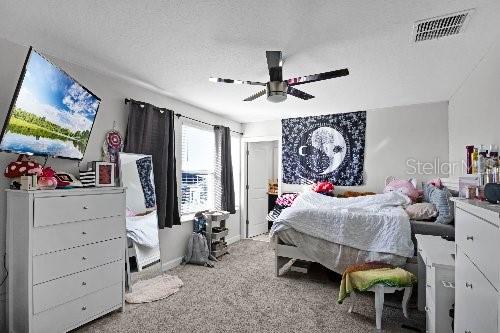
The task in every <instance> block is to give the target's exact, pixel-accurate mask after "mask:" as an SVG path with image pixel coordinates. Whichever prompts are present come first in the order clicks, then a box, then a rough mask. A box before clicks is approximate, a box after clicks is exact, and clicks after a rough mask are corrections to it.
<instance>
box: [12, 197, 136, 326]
mask: <svg viewBox="0 0 500 333" xmlns="http://www.w3.org/2000/svg"><path fill="white" fill-rule="evenodd" d="M6 240H7V251H6V252H7V267H8V271H9V276H8V290H7V292H8V306H7V325H8V331H9V332H11V333H20V332H28V333H37V332H67V331H70V330H72V329H75V328H77V327H79V326H81V325H84V324H85V323H87V322H89V321H92V320H94V319H96V318H99V317H101V316H103V315H105V314H107V313H109V312H112V311H115V310H123V306H124V294H125V258H126V233H125V189H124V188H121V187H113V188H109V187H108V188H81V189H69V190H68V189H66V190H57V189H56V190H39V191H19V190H7V239H6Z"/></svg>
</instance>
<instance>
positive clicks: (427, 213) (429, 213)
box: [405, 202, 438, 221]
mask: <svg viewBox="0 0 500 333" xmlns="http://www.w3.org/2000/svg"><path fill="white" fill-rule="evenodd" d="M405 210H406V213H408V216H410V219H411V220H415V221H426V220H430V219H432V218H433V217H436V216H438V210H437V208H436V206H435V205H434V204H431V203H429V202H421V203H415V204H413V205H409V206H407V207H406V208H405Z"/></svg>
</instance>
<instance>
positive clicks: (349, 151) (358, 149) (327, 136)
mask: <svg viewBox="0 0 500 333" xmlns="http://www.w3.org/2000/svg"><path fill="white" fill-rule="evenodd" d="M281 125H282V126H281V127H282V148H283V153H282V165H283V182H284V183H287V184H307V183H311V182H314V181H319V180H328V181H330V182H332V183H334V184H335V185H339V186H355V185H362V184H363V164H364V157H365V130H366V111H359V112H351V113H341V114H331V115H324V116H315V117H304V118H290V119H283V120H282V121H281Z"/></svg>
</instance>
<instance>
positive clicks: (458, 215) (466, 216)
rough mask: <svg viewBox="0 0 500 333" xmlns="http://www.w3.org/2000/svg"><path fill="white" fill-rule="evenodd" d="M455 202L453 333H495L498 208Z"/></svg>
mask: <svg viewBox="0 0 500 333" xmlns="http://www.w3.org/2000/svg"><path fill="white" fill-rule="evenodd" d="M454 201H455V227H456V231H455V242H456V262H455V282H456V288H455V332H463V333H496V332H498V295H499V293H498V291H499V267H500V265H499V262H500V261H499V260H498V256H499V255H500V230H499V227H500V206H499V205H491V204H488V203H487V202H479V201H471V200H461V199H454Z"/></svg>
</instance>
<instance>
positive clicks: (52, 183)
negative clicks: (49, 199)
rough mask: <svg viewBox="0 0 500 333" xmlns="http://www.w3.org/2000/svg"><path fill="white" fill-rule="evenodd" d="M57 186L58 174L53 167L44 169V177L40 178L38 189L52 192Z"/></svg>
mask: <svg viewBox="0 0 500 333" xmlns="http://www.w3.org/2000/svg"><path fill="white" fill-rule="evenodd" d="M57 185H58V184H57V178H56V172H55V171H54V170H52V168H51V167H45V168H43V171H42V175H41V176H40V177H38V187H40V188H41V189H42V190H51V189H55V188H56V187H57Z"/></svg>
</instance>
